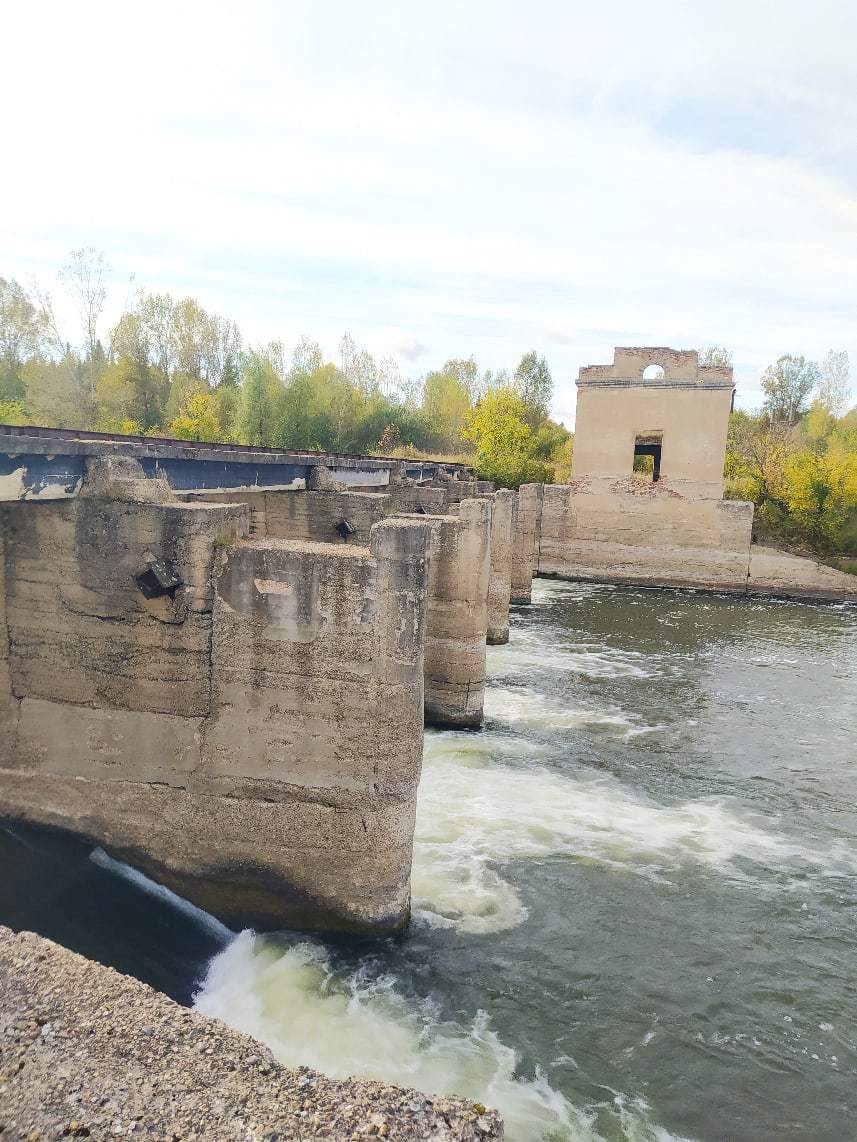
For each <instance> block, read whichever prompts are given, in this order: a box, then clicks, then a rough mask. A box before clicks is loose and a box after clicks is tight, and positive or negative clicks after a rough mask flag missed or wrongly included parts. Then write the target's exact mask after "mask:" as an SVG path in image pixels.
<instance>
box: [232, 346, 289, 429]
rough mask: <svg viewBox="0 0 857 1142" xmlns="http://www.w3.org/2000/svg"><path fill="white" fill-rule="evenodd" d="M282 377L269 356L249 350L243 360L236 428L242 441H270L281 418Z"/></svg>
mask: <svg viewBox="0 0 857 1142" xmlns="http://www.w3.org/2000/svg"><path fill="white" fill-rule="evenodd" d="M282 388H283V385H282V381H281V380H280V378H279V377H278V376H277V374H276V372H275V370H274V368H273V366H272V364H271V362H270V360H269V359H268V358H267V357H265V356H264V355H263V354H261V353H258V352H250V353H248V354H247V356H246V358H245V360H244V368H243V383H242V386H241V402H240V404H239V406H238V415H237V418H236V430H237V435H238V438H239V440H240V441H241V443H242V444H271V443H273V434H274V430H275V426H276V423H277V419H278V416H277V414H278V398H280V396H281V394H282Z"/></svg>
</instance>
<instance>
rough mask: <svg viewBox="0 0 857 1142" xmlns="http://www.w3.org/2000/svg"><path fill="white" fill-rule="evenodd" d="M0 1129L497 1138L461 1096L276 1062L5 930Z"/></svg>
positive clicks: (221, 1030)
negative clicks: (433, 1093) (334, 1075)
mask: <svg viewBox="0 0 857 1142" xmlns="http://www.w3.org/2000/svg"><path fill="white" fill-rule="evenodd" d="M0 979H2V981H3V982H2V987H0V1132H2V1134H3V1137H4V1138H9V1139H10V1140H11V1139H15V1140H16V1142H17V1140H18V1139H27V1140H29V1142H36V1140H47V1139H55V1138H63V1137H74V1138H90V1139H93V1140H96V1139H106V1138H116V1137H131V1138H134V1137H138V1136H146V1135H148V1136H151V1137H156V1138H159V1139H160V1138H164V1139H182V1140H190V1139H203V1138H204V1139H236V1140H238V1139H241V1140H248V1142H251V1140H252V1142H255V1140H257V1139H259V1140H262V1139H266V1140H273V1139H283V1140H285V1139H306V1138H335V1139H346V1138H364V1137H373V1136H375V1137H384V1138H389V1139H401V1140H402V1142H410V1140H416V1139H437V1140H438V1142H440V1140H443V1142H454V1140H459V1139H460V1140H462V1142H469V1140H472V1139H480V1140H487V1139H501V1138H502V1137H503V1128H502V1123H501V1121H500V1119H499V1116H498V1115H497V1114H496V1113H495V1112H493V1111H490V1110H486V1109H485V1108H484V1107H482V1106H480V1105H478V1104H475V1103H471V1102H467V1101H465V1100H464V1099H458V1098H443V1097H432V1096H427V1095H424V1094H420V1093H417V1092H416V1091H413V1090H407V1089H404V1088H401V1087H395V1086H390V1085H387V1084H384V1083H379V1082H366V1081H357V1080H344V1081H336V1080H332V1079H328V1078H325V1077H324V1076H323V1075H320V1074H318V1073H317V1072H315V1071H312V1070H309V1069H308V1068H306V1067H300V1068H298V1069H294V1070H292V1069H288V1068H286V1067H283V1066H280V1064H278V1063H277V1062H276V1061H275V1059H274V1057H273V1056H272V1055H271V1053H270V1052H269V1050H268V1049H267V1047H264V1046H262V1044H260V1043H258V1042H256V1041H255V1040H253V1039H251V1038H250V1037H249V1036H247V1035H243V1034H240V1033H239V1032H237V1031H233V1030H232V1029H230V1028H229V1027H227V1026H226V1025H225V1024H224V1023H222V1022H221V1021H220V1020H219V1019H211V1018H208V1017H206V1016H204V1015H201V1014H199V1013H198V1012H195V1011H191V1010H188V1009H187V1008H184V1007H181V1006H179V1005H178V1004H177V1003H174V1002H173V1001H172V1000H171V999H168V998H167V997H166V996H165V995H161V994H160V993H159V992H156V991H154V990H153V989H152V988H150V987H148V986H147V985H146V984H143V983H140V982H138V981H137V980H134V979H131V978H130V977H128V976H124V975H121V974H120V973H119V972H116V971H114V970H113V969H112V968H107V967H103V966H102V965H101V964H97V963H94V962H93V961H91V960H87V959H85V958H84V957H83V956H79V955H77V954H76V953H74V952H70V951H68V950H67V949H65V948H62V947H60V946H59V945H58V944H54V943H53V942H52V941H50V940H46V939H43V938H42V937H40V936H36V935H34V934H33V933H30V932H22V933H18V934H16V933H13V932H12V931H10V930H9V929H8V928H4V927H0Z"/></svg>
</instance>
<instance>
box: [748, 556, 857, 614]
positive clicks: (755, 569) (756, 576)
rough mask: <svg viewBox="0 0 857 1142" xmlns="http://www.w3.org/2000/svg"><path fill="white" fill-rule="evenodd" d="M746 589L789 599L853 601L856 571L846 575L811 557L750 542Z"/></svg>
mask: <svg viewBox="0 0 857 1142" xmlns="http://www.w3.org/2000/svg"><path fill="white" fill-rule="evenodd" d="M747 589H748V590H749V591H750V592H751V593H753V594H762V595H784V596H786V597H787V598H792V599H794V598H807V599H835V600H840V599H844V600H848V601H849V602H857V575H847V574H846V573H845V572H844V571H837V569H836V568H835V567H827V566H825V564H823V563H817V562H816V561H815V560H814V559H809V558H805V557H803V556H797V555H789V554H787V553H786V552H785V551H778V550H777V549H776V548H773V547H762V546H758V545H757V544H755V543H754V544H753V546H752V547H751V548H750V577H749V579H748V580H747Z"/></svg>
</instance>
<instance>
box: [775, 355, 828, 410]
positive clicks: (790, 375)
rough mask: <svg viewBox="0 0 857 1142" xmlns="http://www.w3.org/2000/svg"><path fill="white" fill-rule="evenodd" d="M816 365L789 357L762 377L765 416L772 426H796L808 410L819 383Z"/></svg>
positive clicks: (780, 360) (799, 358) (818, 372)
mask: <svg viewBox="0 0 857 1142" xmlns="http://www.w3.org/2000/svg"><path fill="white" fill-rule="evenodd" d="M820 375H821V374H820V370H819V368H818V365H817V364H816V363H815V361H807V360H805V359H804V358H803V357H793V356H790V355H789V354H786V355H784V356H782V357H779V358H778V359H777V362H776V364H775V365H769V366H768V367H767V369H765V371H764V373H763V374H762V389H763V391H764V393H765V406H764V408H765V413H766V415H767V417H768V419H769V420H770V421H771V423H772V424H773V423H777V422H782V423H784V424H787V425H793V424H796V423H797V421H798V420H799V419H800V418H801V416H803V414H804V413H805V412H806V410H807V405H808V401H809V396H810V393H811V392H812V390H813V389H814V388H815V387H816V385H817V384H818V382H819V377H820Z"/></svg>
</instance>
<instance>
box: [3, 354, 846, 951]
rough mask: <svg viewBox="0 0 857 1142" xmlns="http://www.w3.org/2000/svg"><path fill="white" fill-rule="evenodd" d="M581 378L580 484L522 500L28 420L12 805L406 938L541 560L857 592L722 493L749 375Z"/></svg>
mask: <svg viewBox="0 0 857 1142" xmlns="http://www.w3.org/2000/svg"><path fill="white" fill-rule="evenodd" d="M653 367H654V368H655V370H659V371H658V372H656V375H655V376H654V377H653V378H652V377H651V376H650V375H649V370H650V369H652V368H653ZM644 374H646V375H644ZM578 384H579V396H578V426H577V438H576V442H575V454H574V471H573V478H572V481H571V483H570V484H569V485H555V486H546V487H544V486H542V485H524V486H523V487H521V488H520V489H519V490H518V491H517V492H509V491H494V490H493V488H492V486H491V485H490V484H486V483H485V482H482V481H478V480H475V479H474V478H473V475H472V472H471V471H470V470H469V469H467V468H466V467H463V466H457V465H443V464H436V463H429V462H423V461H404V460H390V459H382V458H369V457H340V456H326V455H320V454H316V453H294V452H291V453H290V452H282V451H275V450H263V449H255V448H252V447H239V446H227V445H190V444H184V443H178V442H175V441H173V442H169V441H152V440H143V439H139V440H137V439H124V440H116V439H104V438H99V437H98V435H97V434H84V433H56V432H50V431H47V430H36V429H15V430H11V429H6V430H4V429H0V522H2V531H0V724H2V728H3V732H2V737H0V815H3V816H7V817H9V818H14V819H18V820H24V821H29V822H33V823H38V824H42V825H48V826H51V827H54V828H58V829H62V830H67V831H71V832H74V833H76V834H79V835H82V836H85V837H87V838H89V839H91V840H92V841H93V842H95V843H97V844H100V845H103V846H104V847H105V848H106V849H107V850H108V851H109V852H110V853H111V854H112V855H114V856H116V857H119V858H120V859H123V860H126V861H128V862H129V863H131V864H133V865H135V866H136V867H139V868H141V869H143V870H144V871H146V872H147V873H149V874H150V875H151V876H152V877H154V878H155V879H156V880H157V881H159V882H160V883H162V884H165V885H167V886H168V887H170V888H172V889H173V890H175V891H176V892H178V893H180V894H181V895H182V896H185V897H186V898H188V899H189V900H191V901H193V902H194V903H196V904H198V905H200V906H201V907H203V908H205V909H206V910H208V911H210V912H212V913H214V914H215V915H217V916H218V917H220V918H222V919H223V920H225V921H226V922H227V923H234V924H252V925H254V926H256V927H258V928H261V929H276V928H284V927H290V928H316V929H328V930H332V931H344V932H358V933H365V934H369V935H383V934H388V933H391V932H395V931H397V930H399V929H401V928H402V926H403V925H404V924H405V923H406V922H407V918H408V912H409V896H410V869H411V849H412V842H413V832H414V817H415V809H416V794H417V787H418V783H419V777H420V766H421V760H422V750H423V727H424V725H425V724H430V725H436V726H448V727H478V726H479V725H480V723H481V720H482V705H483V693H484V687H485V655H486V651H485V648H486V644H488V643H502V642H505V641H506V640H507V639H508V637H509V621H508V616H509V605H510V601H511V602H514V603H526V602H528V601H529V599H530V592H531V584H532V579H533V576H534V574H541V575H554V576H559V577H565V578H579V579H594V580H598V581H607V582H619V583H637V584H643V585H652V586H658V585H668V586H682V587H693V588H707V589H714V590H717V591H729V592H734V593H742V594H744V593H748V592H754V591H755V592H759V593H775V594H785V595H793V596H798V597H811V598H831V599H832V598H857V591H855V588H854V585H853V584H854V580H853V577H851V576H847V575H843V574H841V573H839V572H835V571H833V570H832V569H829V568H825V567H822V566H820V565H818V564H816V563H815V562H814V561H812V560H803V559H796V558H794V557H791V556H787V555H785V554H784V553H780V552H773V551H771V550H770V549H759V548H755V547H754V546H753V545H752V543H751V525H752V511H753V509H752V505H751V504H744V503H735V502H731V501H725V500H723V499H722V490H723V484H722V470H723V451H724V448H725V440H726V423H727V418H728V413H729V408H730V405H731V399H732V392H733V385H732V376H731V370H729V369H724V368H715V367H700V366H699V364H698V360H697V358H696V354H695V353H681V352H676V351H673V350H666V349H617V350H616V354H615V357H614V362H613V364H612V365H610V366H594V367H591V368H589V369H584V370H581V378H580V380H579V382H578ZM635 455H646V456H651V457H652V458H653V464H652V473H651V479H650V480H640V479H637V478H636V477H635V476H634V474H633V470H632V469H633V461H634V457H635Z"/></svg>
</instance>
